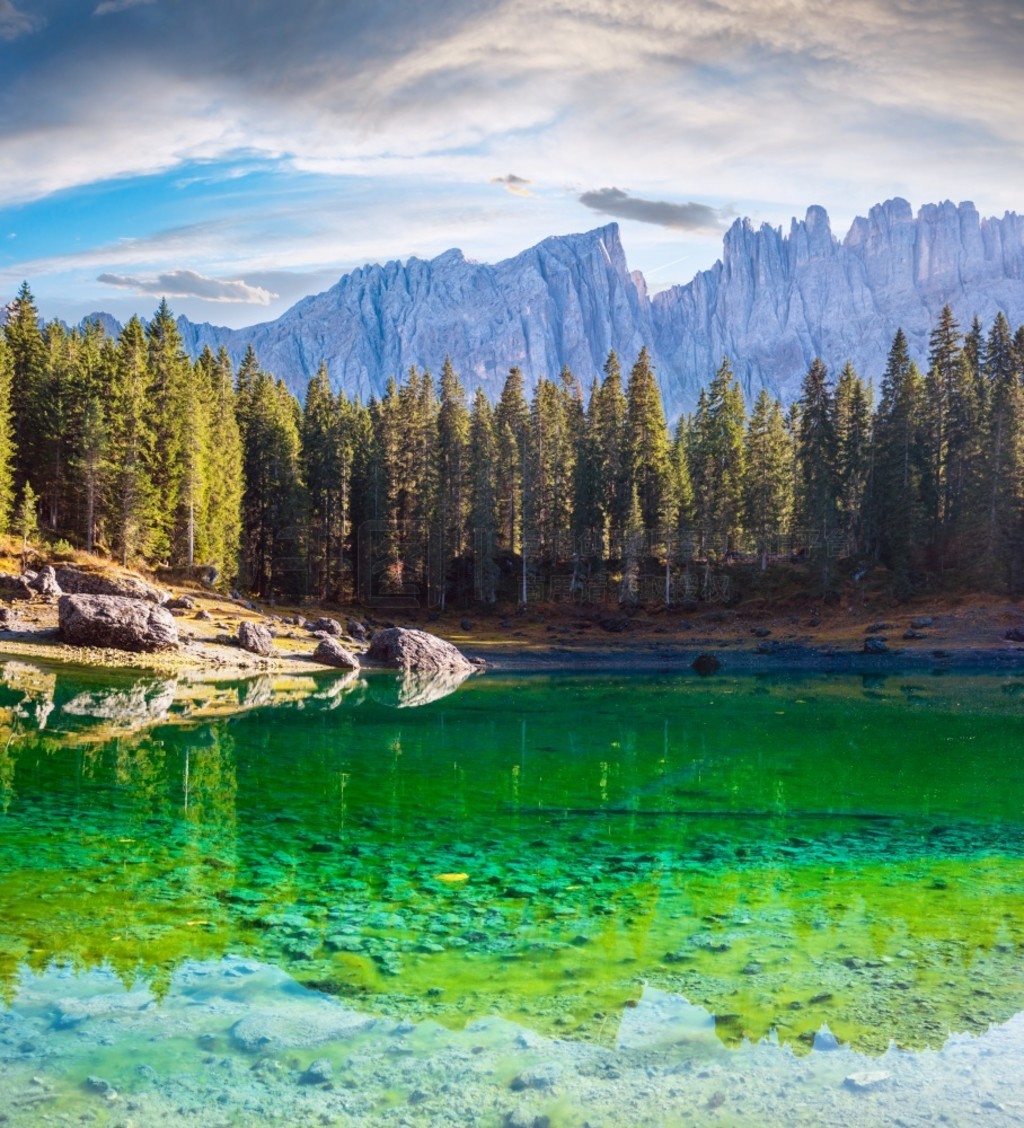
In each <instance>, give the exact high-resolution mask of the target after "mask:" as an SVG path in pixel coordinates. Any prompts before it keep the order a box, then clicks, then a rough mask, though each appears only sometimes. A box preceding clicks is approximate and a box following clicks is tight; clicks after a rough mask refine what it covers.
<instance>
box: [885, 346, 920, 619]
mask: <svg viewBox="0 0 1024 1128" xmlns="http://www.w3.org/2000/svg"><path fill="white" fill-rule="evenodd" d="M926 471H927V420H926V416H925V411H924V381H923V379H922V377H921V374H920V372H919V371H918V369H917V365H916V364H914V362H913V361H912V360H911V359H910V355H909V352H908V349H907V340H906V337H905V336H904V335H903V331H902V330H897V332H896V336H895V338H894V339H893V343H892V348H891V349H890V350H889V358H888V361H887V363H886V368H885V374H884V376H883V377H882V392H881V401H880V403H879V406H878V416H877V419H876V423H875V468H874V474H873V479H872V509H873V511H874V515H875V516H874V527H875V529H876V532H877V537H878V553H879V556H880V557H881V559H882V561H883V562H884V563H885V564H886V565H888V567H889V568H890V569H891V571H892V573H893V587H894V591H895V592H896V594H897V595H898V596H900V597H905V596H907V595H909V594H910V593H911V592H912V591H913V590H914V589H915V587H916V586H917V582H918V581H917V577H916V573H917V570H918V569H919V567H920V546H921V543H922V540H923V536H922V528H923V520H924V506H923V503H922V491H921V484H922V480H923V477H924V475H925V473H926Z"/></svg>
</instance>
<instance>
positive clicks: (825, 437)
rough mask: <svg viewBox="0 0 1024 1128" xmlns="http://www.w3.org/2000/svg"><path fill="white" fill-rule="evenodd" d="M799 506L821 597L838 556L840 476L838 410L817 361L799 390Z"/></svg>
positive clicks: (828, 589)
mask: <svg viewBox="0 0 1024 1128" xmlns="http://www.w3.org/2000/svg"><path fill="white" fill-rule="evenodd" d="M797 456H798V459H799V462H800V470H801V475H800V482H799V483H798V507H799V514H800V521H801V524H802V525H803V526H804V528H805V529H806V531H807V535H808V539H809V541H810V543H811V545H812V559H813V561H814V564H815V570H816V571H817V574H818V578H819V582H820V584H821V593H822V595H827V594H828V593H829V592H830V591H831V590H832V583H833V575H832V573H833V565H834V561H835V558H836V555H837V553H838V549H839V544H838V529H839V474H838V466H837V459H838V444H837V439H836V422H835V405H834V401H833V395H832V387H831V384H830V383H829V378H828V370H827V369H826V368H825V365H824V363H823V362H822V361H821V360H820V359H818V358H815V360H814V361H812V362H811V366H810V368H808V370H807V375H806V376H805V377H804V381H803V385H802V387H801V390H800V437H799V447H798V451H797Z"/></svg>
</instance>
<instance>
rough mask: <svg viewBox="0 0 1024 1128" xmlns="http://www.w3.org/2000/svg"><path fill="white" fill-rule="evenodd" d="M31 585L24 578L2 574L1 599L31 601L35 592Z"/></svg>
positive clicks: (7, 573) (0, 578) (0, 576)
mask: <svg viewBox="0 0 1024 1128" xmlns="http://www.w3.org/2000/svg"><path fill="white" fill-rule="evenodd" d="M29 583H30V581H29V580H27V579H25V577H24V576H12V575H11V574H10V573H9V572H0V599H31V598H32V595H33V591H32V589H31V588H30V587H29Z"/></svg>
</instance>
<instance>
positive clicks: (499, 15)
mask: <svg viewBox="0 0 1024 1128" xmlns="http://www.w3.org/2000/svg"><path fill="white" fill-rule="evenodd" d="M28 5H29V0H0V73H2V74H3V75H4V81H3V83H0V168H2V169H3V176H2V177H0V223H2V224H3V227H4V228H5V229H6V230H8V231H15V230H18V231H19V238H18V239H17V240H16V244H17V246H18V247H19V248H24V250H23V251H21V252H20V253H23V254H24V256H25V257H24V260H22V262H21V263H19V262H16V261H15V259H14V256H13V255H12V254H8V255H7V256H6V259H5V258H4V257H3V256H2V255H0V275H3V276H6V274H7V273H9V272H11V271H18V270H21V271H22V273H21V276H26V275H30V273H31V272H30V271H29V270H28V267H29V266H30V265H33V264H42V263H44V262H45V263H49V264H50V265H47V266H45V267H43V269H47V270H50V269H53V270H56V269H58V267H57V266H56V265H54V264H53V262H52V261H51V260H52V259H53V256H54V255H55V252H54V250H53V247H54V245H55V240H54V239H53V238H52V237H51V238H49V239H48V240H47V239H41V240H40V242H39V247H38V248H33V247H31V246H30V243H29V240H28V239H27V238H25V237H24V235H23V233H22V232H21V231H20V229H19V226H18V223H17V215H18V209H19V208H22V207H24V206H26V205H32V202H33V201H40V200H47V199H50V198H52V197H54V194H56V193H59V192H68V191H75V190H81V189H83V188H84V186H89V185H97V184H110V183H118V182H122V181H124V180H127V179H129V178H133V177H145V178H153V180H154V182H155V181H156V180H157V179H158V178H160V177H166V178H167V186H166V191H167V192H168V195H167V197H166V199H164V200H161V201H160V202H159V206H156V205H154V203H153V201H147V204H146V207H145V208H143V209H142V210H141V211H140V212H139V215H138V216H136V215H134V214H133V215H126V216H125V217H124V218H125V222H124V227H123V230H120V231H117V232H116V233H114V234H110V233H109V232H106V231H105V232H104V233H103V234H102V236H100V235H95V236H91V235H90V232H89V231H85V232H84V233H83V231H81V230H79V229H77V228H75V226H74V224H73V222H72V219H71V215H72V210H73V209H68V210H66V211H62V212H60V214H59V215H57V214H56V209H55V215H56V220H59V221H60V222H66V223H67V236H68V237H67V240H66V243H65V248H64V249H66V248H70V247H71V246H75V247H76V248H79V249H78V250H76V254H77V255H80V256H81V257H80V258H79V259H78V262H79V265H78V266H77V267H76V266H73V265H68V264H67V263H65V265H64V266H61V267H60V269H66V270H72V269H81V270H85V269H86V267H85V263H86V261H88V262H89V263H90V264H91V265H90V266H89V268H88V270H89V273H88V279H89V281H90V283H92V282H94V280H95V278H96V274H97V273H98V272H104V273H108V274H111V275H117V276H123V277H125V278H132V279H136V280H141V281H144V282H145V281H147V280H149V279H151V278H153V277H155V276H157V275H160V274H167V275H168V276H177V275H178V274H180V273H182V272H181V271H180V270H179V266H180V264H181V263H188V264H189V266H190V267H191V268H192V269H193V271H195V272H196V273H197V274H199V275H200V276H201V277H207V278H211V279H213V280H214V281H216V280H218V279H220V278H229V277H230V278H254V277H256V276H257V275H256V272H257V271H270V270H277V269H286V270H300V271H301V270H306V271H308V270H320V269H322V268H326V267H327V266H328V265H333V266H337V267H343V266H344V267H347V266H350V265H352V264H354V263H358V262H359V261H366V260H379V259H381V258H384V257H389V256H395V257H397V256H402V257H404V256H406V255H408V254H411V253H418V254H425V253H436V252H437V251H438V250H441V249H443V248H444V247H445V246H450V245H460V246H464V247H465V249H467V251H469V252H470V253H472V254H474V255H478V256H486V257H500V256H501V255H503V254H509V253H513V252H514V251H516V250H518V249H521V248H522V247H523V246H526V245H528V244H529V243H531V242H533V241H536V240H538V239H540V238H542V237H543V236H545V235H550V234H553V233H557V232H565V231H569V230H574V229H576V230H578V229H580V228H581V227H583V226H586V225H588V224H592V222H593V218H594V214H595V213H598V214H601V215H613V216H616V217H617V218H619V219H621V220H622V221H623V223H624V225H626V226H627V228H628V230H627V231H626V239H627V246H628V248H629V251H630V255H631V262H635V264H636V265H639V266H643V265H645V263H644V258H643V256H644V255H649V256H650V259H649V261H650V262H651V263H652V264H653V263H657V262H662V263H666V264H668V263H674V262H675V261H676V259H677V258H678V257H679V255H680V253H681V252H680V246H679V245H680V244H681V243H683V242H684V241H685V242H686V244H687V245H688V246H689V245H695V246H702V247H704V248H705V251H704V252H702V253H706V255H707V258H706V259H705V260H704V261H702V262H700V263H699V264H695V265H701V266H703V265H708V263H709V261H710V259H711V258H713V256H714V254H715V253H716V251H717V246H718V234H719V233H720V230H721V227H722V223H723V220H724V218H725V217H726V216H727V215H728V214H731V211H726V210H725V209H726V205H727V204H729V205H731V207H734V208H735V210H736V211H737V212H738V213H741V214H748V215H751V216H752V217H753V218H755V220H768V221H771V222H774V223H785V222H786V221H787V220H788V218H789V216H791V215H793V214H803V211H804V209H805V208H806V206H807V205H808V204H812V203H820V204H824V205H825V206H827V207H828V208H829V211H830V213H831V215H832V218H833V221H834V223H835V225H836V228H837V229H840V228H841V227H842V226H843V225H844V224H846V223H848V222H849V221H850V220H851V219H852V218H853V216H854V215H856V214H858V213H862V212H863V211H864V210H865V209H866V208H867V207H869V206H870V205H871V204H873V203H875V202H877V201H879V200H881V199H885V198H887V197H890V196H893V195H902V196H905V197H906V198H908V199H910V200H911V201H913V202H914V203H915V204H919V203H923V202H926V201H930V200H941V199H943V198H946V197H951V198H952V199H954V200H959V199H974V200H975V202H976V203H977V204H978V206H979V208H980V210H981V211H982V212H983V214H991V213H993V212H1000V211H1002V210H1004V209H1007V208H1021V207H1022V205H1024V190H1022V189H1021V187H1020V186H1021V185H1024V115H1021V114H1020V113H1019V106H1020V105H1021V101H1022V96H1024V71H1022V68H1021V66H1020V59H1021V58H1022V57H1024V9H1022V8H1021V7H1020V4H1019V0H971V2H970V3H968V2H967V0H930V2H929V3H927V4H915V3H911V2H910V0H847V2H846V3H844V4H842V5H837V4H835V3H834V2H832V0H687V3H686V4H680V3H678V0H557V2H555V3H552V2H551V0H450V2H448V3H446V4H444V5H426V4H423V3H422V2H420V0H389V2H388V3H386V4H381V3H379V2H378V0H347V2H346V3H344V4H329V3H326V2H324V0H293V2H292V3H291V4H289V5H286V6H282V5H280V4H278V3H275V2H272V0H218V2H217V3H215V4H212V3H209V0H175V2H174V3H173V4H171V3H161V2H150V0H99V2H97V0H92V2H91V3H89V4H85V5H83V4H81V3H80V2H78V0H33V3H32V6H31V8H30V9H29V7H28ZM22 6H24V8H25V9H27V11H26V10H23V7H22ZM129 9H132V10H131V11H129ZM117 13H123V14H121V15H117ZM94 14H95V15H96V16H103V17H104V18H94ZM231 166H235V167H237V168H244V169H246V170H248V169H251V168H253V167H259V168H270V169H274V170H276V171H277V172H278V173H279V174H280V178H279V182H278V183H276V184H275V185H274V186H273V187H272V189H271V188H268V189H267V194H266V196H265V198H264V199H262V200H259V199H257V198H256V196H255V195H254V194H250V195H248V196H246V195H244V194H243V193H242V191H241V188H240V189H239V191H238V193H237V194H236V195H235V196H232V197H230V198H231V199H234V200H237V206H236V207H235V208H234V210H233V211H232V219H231V221H230V222H228V221H224V222H218V225H212V226H211V225H204V223H203V222H202V221H201V219H198V220H196V221H194V222H189V221H188V220H186V218H185V217H186V216H188V217H189V220H191V218H192V216H193V215H195V216H199V217H202V216H203V215H204V214H205V213H204V212H203V206H202V205H204V204H206V203H209V202H210V201H214V202H217V203H219V202H220V201H224V200H227V199H229V196H228V191H229V190H228V189H227V188H225V185H226V184H230V175H231V174H230V167H231ZM205 168H216V169H218V170H219V173H220V175H219V179H217V180H214V179H212V178H211V179H210V180H204V178H203V170H204V169H205ZM225 169H227V170H229V171H227V172H226V173H225V172H224V170H225ZM509 169H514V170H515V172H507V171H504V170H509ZM288 177H291V178H293V179H292V180H288V181H287V183H285V181H286V180H287V178H288ZM172 181H173V185H174V187H175V189H176V190H177V191H178V192H179V197H177V198H175V197H173V196H172V195H171V194H170V192H171V188H170V185H171V183H172ZM314 183H315V184H319V185H320V188H319V190H318V194H315V193H312V192H306V191H305V189H303V190H302V191H300V190H299V188H300V186H302V185H309V184H314ZM613 185H627V186H628V189H624V188H617V187H611V186H613ZM498 187H500V188H502V189H504V191H498V190H497V189H498ZM184 193H191V194H192V195H189V196H188V197H187V198H188V201H189V203H190V204H193V202H194V206H192V208H191V211H190V210H189V209H188V208H186V207H184V206H183V205H182V204H181V200H182V199H184V196H183V195H182V194H184ZM527 195H528V196H529V197H530V200H529V206H524V203H523V201H522V199H518V198H513V197H522V196H527ZM693 201H703V202H702V203H695V202H693ZM211 206H212V205H211ZM5 207H6V208H7V209H8V212H9V213H11V214H12V215H13V216H14V218H11V219H9V218H8V215H7V214H5V213H4V212H3V209H4V208H5ZM225 210H226V209H224V208H221V209H220V211H218V216H220V215H223V214H224V212H225ZM143 214H144V215H145V216H146V219H145V221H143V219H142V218H139V216H142V215H143ZM56 220H55V222H56ZM186 228H187V230H186ZM165 229H167V230H165ZM50 230H51V231H53V230H56V228H54V227H52V226H51V229H50ZM172 233H173V234H172ZM76 239H80V240H82V241H81V242H79V243H75V242H74V240H76ZM701 240H703V242H701ZM44 245H45V248H46V249H45V251H44V250H43V249H41V248H42V247H43V246H44ZM48 256H49V257H48ZM104 256H106V257H104ZM69 258H70V256H68V255H66V254H64V253H63V251H62V252H61V259H62V262H63V261H64V260H66V259H69ZM637 260H639V261H637ZM689 266H690V264H689V263H687V267H686V268H684V267H680V268H679V269H680V270H681V271H682V270H685V269H687V268H689ZM339 272H340V270H339ZM83 276H84V275H83ZM687 277H689V275H687V274H682V275H681V276H680V277H679V278H678V280H686V278H687ZM666 281H667V279H666ZM181 286H182V288H183V289H185V288H186V287H185V286H184V284H183V283H181ZM136 289H138V288H137V287H136ZM146 292H148V291H146ZM268 292H269V291H268ZM219 300H224V299H223V298H221V299H219ZM237 300H243V299H237ZM245 300H249V299H245Z"/></svg>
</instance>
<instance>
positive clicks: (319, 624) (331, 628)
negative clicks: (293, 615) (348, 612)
mask: <svg viewBox="0 0 1024 1128" xmlns="http://www.w3.org/2000/svg"><path fill="white" fill-rule="evenodd" d="M308 629H309V630H310V631H312V632H313V633H314V634H328V635H333V636H334V637H335V638H336V637H337V636H338V635H341V634H344V633H345V632H344V631H343V630H342V629H341V623H339V622H338V620H337V619H329V618H328V617H327V616H326V615H324V616H323V617H322V618H319V619H317V621H316V622H315V623H313V624H312V626H308Z"/></svg>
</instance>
